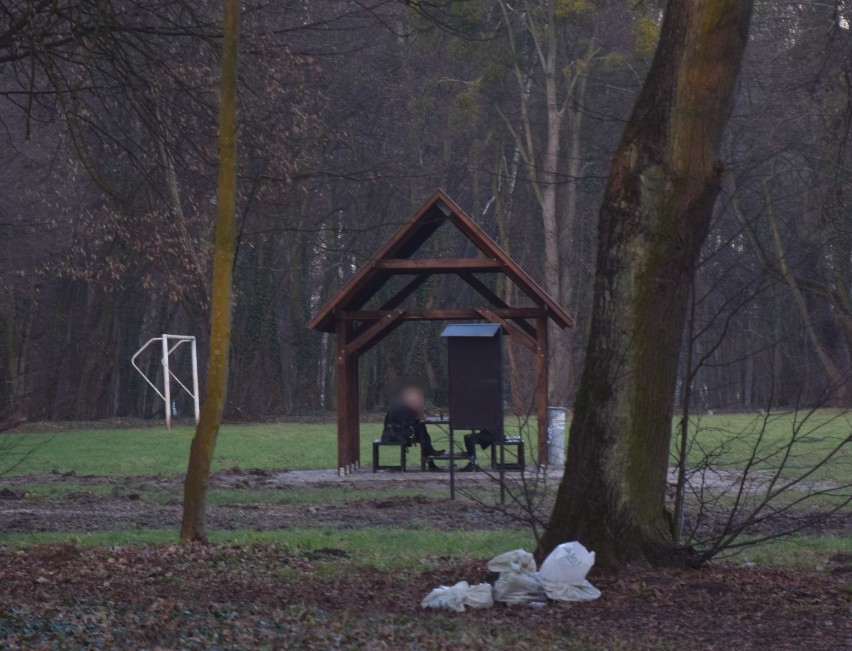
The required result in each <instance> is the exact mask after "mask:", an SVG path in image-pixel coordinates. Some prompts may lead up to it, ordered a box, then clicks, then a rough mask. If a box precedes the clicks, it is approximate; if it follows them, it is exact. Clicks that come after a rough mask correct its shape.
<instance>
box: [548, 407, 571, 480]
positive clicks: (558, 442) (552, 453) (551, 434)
mask: <svg viewBox="0 0 852 651" xmlns="http://www.w3.org/2000/svg"><path fill="white" fill-rule="evenodd" d="M567 412H568V410H567V409H565V407H548V408H547V465H548V466H550V468H551V469H553V468H559V469H561V468H562V467H563V466H564V465H565V415H566V414H567Z"/></svg>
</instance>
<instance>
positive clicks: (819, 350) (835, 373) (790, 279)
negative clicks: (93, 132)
mask: <svg viewBox="0 0 852 651" xmlns="http://www.w3.org/2000/svg"><path fill="white" fill-rule="evenodd" d="M765 192H766V216H767V221H768V222H769V230H770V231H772V242H773V244H774V245H775V255H776V256H778V267H779V268H780V270H781V275H782V277H783V278H784V282H786V283H787V286H788V287H789V288H790V292H791V293H792V295H793V302H794V303H795V304H796V309H798V310H799V316H800V317H801V318H802V323H803V324H804V325H805V332H807V334H808V339H810V341H811V346H813V348H814V352H815V353H816V356H817V359H819V362H820V364H821V365H822V368H823V370H824V371H825V374H826V375H827V376H828V379H829V381H830V382H831V388H830V394H831V395H832V397H833V398H834V400H833V401H832V402H836V403H839V404H840V405H845V404H847V403H848V395H847V394H848V390H847V388H846V379H845V378H844V374H843V372H842V371H841V370H840V369H839V368H838V367H837V365H836V364H835V363H834V360H833V359H832V358H831V355H829V354H828V351H827V350H826V349H825V347H824V346H823V345H822V342H821V341H820V339H819V335H818V334H817V332H816V328H814V323H813V319H811V313H810V310H809V309H808V304H807V301H805V296H804V294H802V291H801V290H800V289H799V283H798V281H797V280H796V277H795V276H794V275H793V272H792V271H790V266H789V265H788V264H787V256H786V254H785V253H784V244H783V242H782V241H781V233H780V231H779V230H778V222H777V221H776V219H775V211H774V210H773V208H772V201H771V197H770V196H769V191H768V190H766V191H765Z"/></svg>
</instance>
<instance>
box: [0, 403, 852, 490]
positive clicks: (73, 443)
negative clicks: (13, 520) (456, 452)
mask: <svg viewBox="0 0 852 651" xmlns="http://www.w3.org/2000/svg"><path fill="white" fill-rule="evenodd" d="M533 426H534V425H528V426H527V428H526V429H527V430H532V428H533ZM507 430H508V431H511V432H516V431H517V427H516V426H515V427H512V426H510V425H507ZM380 432H381V426H380V425H379V424H378V423H363V424H362V426H361V459H362V462H363V463H365V464H366V463H369V460H370V459H371V448H370V445H371V442H372V441H373V439H374V438H377V437H378V436H379V435H380ZM432 433H433V437H434V438H435V439H436V443H437V444H438V446H439V447H442V446H443V445H442V439H443V440H445V437H444V435H443V433H442V432H441V431H440V430H438V429H436V428H432ZM693 433H694V437H693V438H692V444H691V446H690V450H689V457H690V459H691V460H692V461H696V460H698V459H699V458H700V457H701V456H702V455H704V454H706V453H712V454H713V455H714V456H715V457H716V464H717V465H720V466H726V467H742V465H743V464H744V463H745V462H746V460H747V459H748V458H749V456H750V452H751V450H752V448H753V447H754V446H755V445H757V446H758V450H759V455H758V456H759V459H760V460H759V462H758V463H757V467H758V468H762V469H772V468H774V467H776V466H777V464H778V463H779V461H780V459H781V458H782V453H783V446H784V444H785V443H786V442H787V441H789V440H790V439H791V437H795V440H796V444H795V447H794V449H793V454H792V455H791V457H790V458H789V459H788V461H787V463H788V465H789V466H790V468H791V472H793V471H794V470H795V469H799V468H803V467H807V466H809V465H813V464H814V463H816V462H818V461H819V460H820V459H821V458H822V457H823V456H824V455H825V454H826V453H827V452H828V451H830V450H831V449H833V448H835V447H836V446H838V445H840V444H841V443H842V442H843V441H847V445H845V448H844V450H842V451H841V453H840V454H839V456H838V460H837V462H835V463H832V464H831V466H830V467H827V468H824V469H822V470H820V471H819V472H818V473H816V474H815V475H814V477H813V479H827V480H833V481H839V482H845V481H850V480H852V443H849V437H850V433H852V418H850V416H849V415H848V414H846V413H842V412H838V411H833V410H821V411H818V412H815V413H814V414H811V415H810V416H809V417H808V418H804V415H798V416H797V415H795V414H790V413H778V414H773V415H771V416H770V417H768V418H767V419H764V418H763V417H762V416H760V415H759V414H719V415H711V416H702V417H701V418H699V419H697V420H696V421H695V422H694V423H693ZM192 434H193V430H192V428H191V427H186V426H183V427H177V428H175V429H174V430H173V431H171V432H167V431H165V429H161V428H136V429H134V428H128V429H91V430H86V429H81V430H72V431H65V430H63V431H44V432H39V431H36V432H32V433H26V434H14V433H12V434H3V435H0V437H3V439H4V440H6V441H7V442H8V445H5V446H3V445H0V456H1V455H2V454H3V452H2V450H3V449H4V448H5V449H6V450H7V451H6V453H5V454H6V458H8V459H14V458H15V455H20V454H21V453H23V452H24V451H29V453H28V456H27V458H26V459H25V460H24V461H23V462H22V463H20V465H18V466H17V467H16V468H14V469H13V470H12V471H11V473H8V474H13V475H23V474H37V473H48V472H52V471H54V470H55V471H58V472H60V473H65V472H69V471H72V470H73V471H75V472H76V473H77V474H79V475H115V476H135V475H164V476H167V475H174V474H178V473H181V472H183V471H184V470H185V467H186V460H187V457H188V452H189V443H190V439H191V438H192ZM524 435H525V436H529V435H530V432H529V431H526V432H524ZM675 444H676V441H673V445H675ZM9 448H12V449H11V450H9ZM15 448H16V449H15ZM336 460H337V440H336V432H335V426H334V424H315V423H314V424H303V423H275V424H257V425H225V426H224V427H223V428H222V431H221V434H220V436H219V442H218V445H217V448H216V457H215V461H214V464H215V468H217V469H223V468H231V467H239V468H242V469H248V468H276V469H291V470H295V469H305V468H334V467H335V465H336ZM4 464H5V465H8V462H6V461H5V460H4V459H3V458H0V472H2V469H3V467H4Z"/></svg>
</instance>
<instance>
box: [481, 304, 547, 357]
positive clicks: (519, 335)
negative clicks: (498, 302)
mask: <svg viewBox="0 0 852 651" xmlns="http://www.w3.org/2000/svg"><path fill="white" fill-rule="evenodd" d="M477 312H479V314H480V315H481V316H482V318H483V319H485V320H486V321H491V323H496V324H497V325H501V326H503V327H504V328H505V329H506V331H507V332H508V333H509V334H510V335H511V336H513V337H515V338H516V339H517V340H518V341H519V342H520V343H521V344H523V345H524V346H526V347H527V348H529V349H530V350H531V351H533V352H536V350H537V349H538V343H537V342H536V340H535V339H533V338H532V337H530V336H529V335H528V334H527V333H526V332H524V331H523V330H521V329H520V328H519V327H518V326H517V325H515V324H514V323H512V322H511V321H507V320H506V319H504V318H503V317H500V316H498V315H497V314H495V313H494V311H492V310H477Z"/></svg>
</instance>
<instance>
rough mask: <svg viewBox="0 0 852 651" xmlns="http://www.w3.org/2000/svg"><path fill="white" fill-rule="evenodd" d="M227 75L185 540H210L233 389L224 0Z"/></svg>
mask: <svg viewBox="0 0 852 651" xmlns="http://www.w3.org/2000/svg"><path fill="white" fill-rule="evenodd" d="M224 8H225V12H224V23H223V39H222V72H221V74H222V79H221V88H220V113H219V197H218V202H217V206H216V242H215V250H214V255H213V299H212V303H211V317H210V361H209V365H208V371H207V390H206V392H205V394H204V404H203V406H202V409H201V418H200V420H199V422H198V426H197V427H196V430H195V437H194V438H193V439H192V446H191V448H190V452H189V467H188V469H187V473H186V481H185V482H184V493H183V522H182V524H181V529H180V538H181V540H182V541H200V542H207V531H206V528H205V512H206V505H207V484H208V479H209V477H210V466H211V463H212V461H213V450H214V449H215V447H216V437H217V436H218V434H219V425H220V424H221V421H222V411H223V410H224V407H225V396H226V394H227V390H228V358H229V353H230V347H231V292H232V280H233V271H234V256H235V254H236V192H237V50H238V45H239V31H240V4H239V2H238V1H237V0H224Z"/></svg>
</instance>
